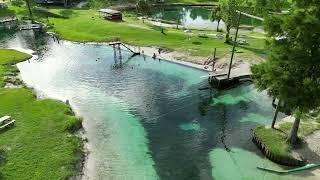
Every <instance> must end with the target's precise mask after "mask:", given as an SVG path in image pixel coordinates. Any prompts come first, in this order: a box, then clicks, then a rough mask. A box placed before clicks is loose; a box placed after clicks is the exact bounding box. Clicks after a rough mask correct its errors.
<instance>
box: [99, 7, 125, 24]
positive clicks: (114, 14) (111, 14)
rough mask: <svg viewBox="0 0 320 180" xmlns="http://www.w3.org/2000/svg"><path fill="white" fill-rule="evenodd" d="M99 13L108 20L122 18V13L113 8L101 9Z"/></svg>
mask: <svg viewBox="0 0 320 180" xmlns="http://www.w3.org/2000/svg"><path fill="white" fill-rule="evenodd" d="M99 13H101V14H103V17H104V18H105V19H107V20H118V21H119V20H122V13H121V12H120V11H116V10H112V9H100V10H99Z"/></svg>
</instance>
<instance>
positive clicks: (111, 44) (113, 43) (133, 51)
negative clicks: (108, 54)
mask: <svg viewBox="0 0 320 180" xmlns="http://www.w3.org/2000/svg"><path fill="white" fill-rule="evenodd" d="M108 45H109V46H115V45H119V46H123V47H125V48H126V49H128V50H129V51H130V52H132V53H133V56H135V55H140V52H137V51H135V50H133V49H132V48H130V47H129V46H127V45H126V44H123V43H122V42H120V41H114V42H109V43H108Z"/></svg>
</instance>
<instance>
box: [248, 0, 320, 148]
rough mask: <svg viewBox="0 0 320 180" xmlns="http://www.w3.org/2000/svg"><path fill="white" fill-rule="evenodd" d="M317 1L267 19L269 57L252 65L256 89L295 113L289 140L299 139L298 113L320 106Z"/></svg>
mask: <svg viewBox="0 0 320 180" xmlns="http://www.w3.org/2000/svg"><path fill="white" fill-rule="evenodd" d="M319 5H320V1H310V0H296V3H295V4H294V6H293V9H292V10H291V12H290V13H289V14H286V15H281V14H275V15H272V16H271V17H268V18H267V19H266V22H265V29H266V31H267V32H268V35H269V36H270V37H271V40H270V41H269V42H268V44H269V47H270V49H271V55H270V57H269V58H268V60H267V61H265V62H264V63H261V64H258V65H254V66H252V68H251V69H252V72H253V77H254V79H255V83H256V86H257V87H258V89H259V90H267V91H268V93H269V94H270V95H271V96H273V97H274V98H278V99H281V101H282V103H283V104H284V105H285V106H286V108H289V109H290V110H291V112H294V113H293V114H294V116H295V121H294V123H293V126H292V129H291V132H290V134H289V137H288V142H289V143H290V144H295V143H296V142H297V140H298V136H297V134H298V129H299V125H300V118H301V114H303V113H307V112H309V111H310V110H312V109H314V108H316V107H318V106H319V105H320V96H319V92H320V59H319V57H320V46H319V44H320V33H319V32H320V19H319V17H320V6H319Z"/></svg>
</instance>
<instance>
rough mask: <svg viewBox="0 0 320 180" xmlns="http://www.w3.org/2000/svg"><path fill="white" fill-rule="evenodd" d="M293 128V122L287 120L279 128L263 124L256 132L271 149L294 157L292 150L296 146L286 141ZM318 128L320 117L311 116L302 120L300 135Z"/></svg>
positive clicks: (310, 132)
mask: <svg viewBox="0 0 320 180" xmlns="http://www.w3.org/2000/svg"><path fill="white" fill-rule="evenodd" d="M319 117H320V116H319ZM291 128H292V123H289V122H285V123H281V124H280V125H279V129H272V128H266V127H263V126H260V127H257V128H256V129H255V133H256V136H257V137H258V138H259V139H260V140H261V141H262V143H264V144H265V145H266V147H267V148H268V150H269V151H271V152H273V153H274V154H277V155H281V156H286V157H289V158H292V155H291V150H292V148H295V147H292V146H291V145H289V143H287V142H286V140H287V137H288V135H289V134H290V131H291ZM316 130H320V122H319V121H318V119H316V120H311V119H309V118H304V119H302V120H301V122H300V127H299V131H298V136H299V137H300V138H302V139H303V138H305V137H306V136H308V135H310V134H312V133H313V132H314V131H316ZM300 145H301V144H298V145H297V147H300Z"/></svg>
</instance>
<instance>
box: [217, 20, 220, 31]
mask: <svg viewBox="0 0 320 180" xmlns="http://www.w3.org/2000/svg"><path fill="white" fill-rule="evenodd" d="M220 21H221V19H218V24H217V32H219V25H220Z"/></svg>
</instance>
